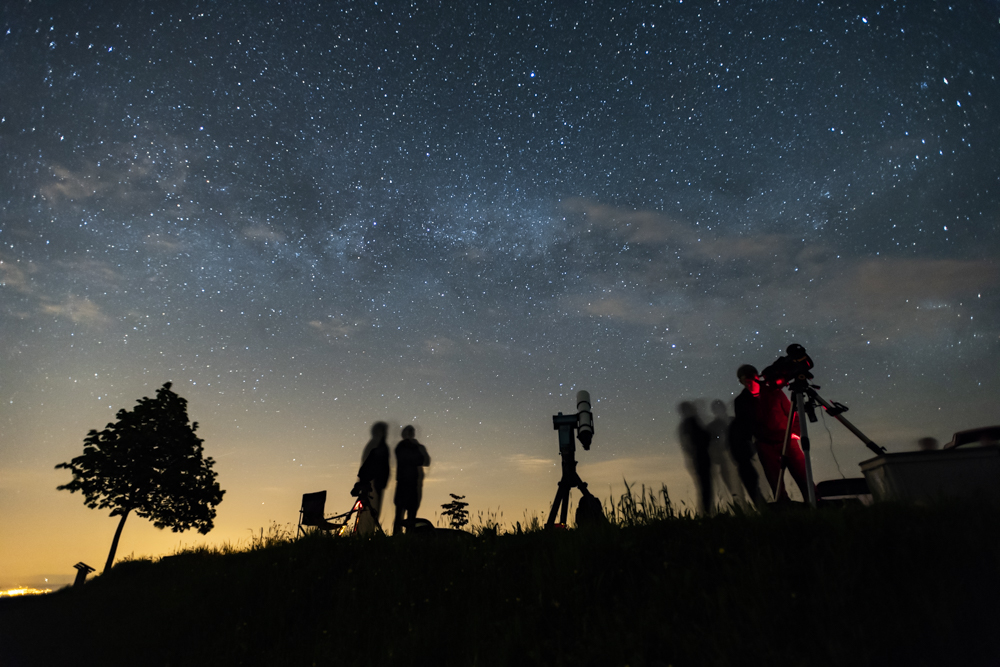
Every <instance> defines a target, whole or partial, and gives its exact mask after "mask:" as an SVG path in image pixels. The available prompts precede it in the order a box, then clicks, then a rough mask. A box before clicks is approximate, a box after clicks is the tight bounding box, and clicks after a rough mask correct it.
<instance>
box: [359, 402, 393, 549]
mask: <svg viewBox="0 0 1000 667" xmlns="http://www.w3.org/2000/svg"><path fill="white" fill-rule="evenodd" d="M371 433H372V437H371V440H369V441H368V444H367V445H365V448H364V451H362V452H361V468H360V470H358V483H357V484H356V485H355V490H357V491H358V492H359V494H360V493H363V494H365V495H366V497H367V501H366V504H367V505H368V507H369V509H370V511H369V512H365V513H364V514H362V515H361V516H360V517H359V518H358V532H360V533H362V534H371V533H373V532H375V527H376V526H377V525H379V517H380V516H381V514H382V501H383V499H384V497H385V487H386V486H387V485H388V484H389V444H388V443H387V442H386V440H385V439H386V436H387V435H388V434H389V425H388V424H386V423H385V422H375V423H374V424H372V430H371ZM359 494H355V495H359Z"/></svg>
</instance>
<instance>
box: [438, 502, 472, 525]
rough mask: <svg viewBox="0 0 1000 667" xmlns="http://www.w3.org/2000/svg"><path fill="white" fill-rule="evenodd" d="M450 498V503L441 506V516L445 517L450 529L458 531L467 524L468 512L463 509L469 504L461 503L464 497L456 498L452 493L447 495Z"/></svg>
mask: <svg viewBox="0 0 1000 667" xmlns="http://www.w3.org/2000/svg"><path fill="white" fill-rule="evenodd" d="M448 495H449V496H451V502H450V503H445V504H444V505H441V509H443V510H444V512H441V516H446V517H448V518H449V521H450V523H451V527H452V528H455V529H460V528H461V527H462V526H464V525H465V524H467V523H469V512H468V510H466V509H465V508H466V507H468V506H469V503H463V502H462V501H463V500H465V496H456V495H455V494H454V493H449V494H448Z"/></svg>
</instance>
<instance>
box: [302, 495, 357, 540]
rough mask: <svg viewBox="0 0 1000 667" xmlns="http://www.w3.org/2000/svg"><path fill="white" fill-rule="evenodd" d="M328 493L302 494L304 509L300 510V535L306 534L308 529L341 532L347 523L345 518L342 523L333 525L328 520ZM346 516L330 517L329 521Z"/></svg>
mask: <svg viewBox="0 0 1000 667" xmlns="http://www.w3.org/2000/svg"><path fill="white" fill-rule="evenodd" d="M325 509H326V491H317V492H316V493H303V494H302V508H301V509H300V510H299V531H298V534H299V535H302V534H303V533H305V532H306V531H305V529H306V528H317V529H319V530H340V529H341V528H343V527H344V525H345V524H346V523H347V519H346V518H345V519H344V521H343V522H341V523H333V522H331V521H329V520H328V517H327V516H326V514H325ZM344 516H345V515H343V514H342V515H340V516H336V517H329V519H339V518H341V517H344Z"/></svg>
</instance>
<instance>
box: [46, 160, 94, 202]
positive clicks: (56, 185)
mask: <svg viewBox="0 0 1000 667" xmlns="http://www.w3.org/2000/svg"><path fill="white" fill-rule="evenodd" d="M50 169H51V170H52V176H53V177H54V178H55V180H54V181H52V182H49V183H46V184H45V185H42V186H41V187H40V188H39V192H40V193H41V195H42V197H44V198H45V199H46V200H48V201H49V202H53V203H56V202H59V201H60V200H63V199H68V200H71V201H76V200H80V199H88V198H90V197H93V196H95V195H97V194H98V193H100V192H103V191H105V190H107V189H108V188H110V187H111V185H110V184H109V183H108V182H105V181H102V180H101V175H100V171H99V170H98V168H97V166H96V165H94V164H93V163H89V162H88V163H86V164H85V166H84V167H83V168H81V169H79V170H77V171H72V170H70V169H67V168H66V167H63V166H61V165H58V164H54V165H52V166H51V167H50Z"/></svg>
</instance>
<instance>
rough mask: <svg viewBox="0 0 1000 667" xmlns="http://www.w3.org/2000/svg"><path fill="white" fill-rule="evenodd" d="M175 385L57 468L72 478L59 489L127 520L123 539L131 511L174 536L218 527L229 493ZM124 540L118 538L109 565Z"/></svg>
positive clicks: (123, 414)
mask: <svg viewBox="0 0 1000 667" xmlns="http://www.w3.org/2000/svg"><path fill="white" fill-rule="evenodd" d="M170 386H171V384H170V383H169V382H167V383H166V384H164V385H163V387H161V388H160V389H157V390H156V398H155V399H152V398H148V397H143V398H142V399H140V400H139V401H138V405H136V406H135V408H134V409H133V410H131V411H129V410H124V409H122V410H119V411H118V414H117V415H116V417H117V418H118V421H116V422H114V423H113V424H108V425H107V426H106V427H105V428H104V430H103V431H96V430H91V431H90V433H88V434H87V437H86V438H85V439H84V446H83V454H82V455H80V456H77V457H76V458H74V459H73V460H72V461H70V462H69V463H60V464H59V465H57V466H56V468H66V469H68V470H70V471H71V472H72V473H73V481H71V482H69V483H68V484H64V485H62V486H59V487H57V488H58V489H59V490H63V489H65V490H67V491H71V492H76V491H79V492H81V493H82V494H83V497H84V503H85V504H86V505H87V507H90V508H92V509H110V510H111V516H121V517H122V521H121V523H120V524H119V535H120V533H121V526H122V524H124V521H125V517H127V516H128V514H129V513H130V512H135V513H136V514H137V515H138V516H140V517H142V518H145V519H151V520H152V521H153V525H155V526H156V527H157V528H169V529H171V530H172V531H173V532H175V533H176V532H182V531H185V530H188V529H191V528H194V529H197V531H198V532H199V533H202V534H205V533H208V532H209V531H210V530H212V528H213V527H214V524H213V520H214V519H215V507H216V505H218V504H219V503H220V502H222V495H223V494H224V493H225V491H223V490H222V489H220V488H219V483H218V482H217V481H216V479H215V477H216V473H215V472H214V471H213V470H212V466H213V465H214V463H215V461H214V460H213V459H212V458H205V457H203V455H202V442H203V441H202V439H201V438H199V437H198V436H196V435H195V431H196V430H197V429H198V422H194V423H189V420H188V414H187V401H186V400H185V399H183V398H181V397H180V396H178V395H177V394H175V393H174V392H172V391H170ZM117 541H118V535H116V536H115V543H114V545H113V546H112V553H111V556H110V557H109V563H110V561H112V560H113V557H114V549H115V547H117Z"/></svg>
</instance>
